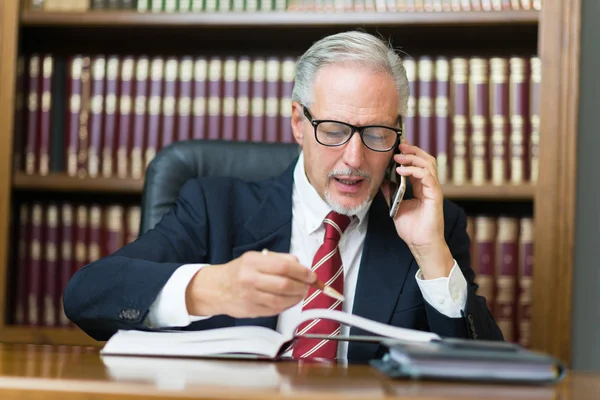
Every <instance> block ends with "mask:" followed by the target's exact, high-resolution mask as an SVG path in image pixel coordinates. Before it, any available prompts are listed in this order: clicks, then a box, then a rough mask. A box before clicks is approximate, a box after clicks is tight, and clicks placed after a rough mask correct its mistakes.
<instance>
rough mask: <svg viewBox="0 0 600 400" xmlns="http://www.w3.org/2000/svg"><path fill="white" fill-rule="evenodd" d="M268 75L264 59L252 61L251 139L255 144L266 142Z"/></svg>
mask: <svg viewBox="0 0 600 400" xmlns="http://www.w3.org/2000/svg"><path fill="white" fill-rule="evenodd" d="M266 73H267V68H266V63H265V59H264V58H262V57H256V58H254V59H253V60H252V95H251V98H252V102H251V103H250V114H251V118H250V121H251V129H250V137H251V140H252V141H253V142H263V141H264V136H263V135H264V131H265V120H264V118H265V79H266Z"/></svg>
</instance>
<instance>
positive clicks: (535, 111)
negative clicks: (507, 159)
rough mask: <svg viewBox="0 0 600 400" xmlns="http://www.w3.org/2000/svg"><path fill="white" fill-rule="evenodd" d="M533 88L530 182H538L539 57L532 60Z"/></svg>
mask: <svg viewBox="0 0 600 400" xmlns="http://www.w3.org/2000/svg"><path fill="white" fill-rule="evenodd" d="M530 61H531V88H530V100H529V103H530V115H531V137H530V143H531V146H530V150H529V161H530V164H531V165H530V171H531V173H530V180H531V181H532V182H537V180H538V176H539V157H540V149H539V146H540V85H541V83H542V61H541V60H540V58H539V57H532V58H531V60H530Z"/></svg>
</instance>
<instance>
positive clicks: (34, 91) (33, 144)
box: [25, 54, 41, 175]
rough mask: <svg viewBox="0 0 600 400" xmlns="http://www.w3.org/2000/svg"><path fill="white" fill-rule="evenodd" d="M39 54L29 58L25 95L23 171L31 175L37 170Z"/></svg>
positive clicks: (39, 100)
mask: <svg viewBox="0 0 600 400" xmlns="http://www.w3.org/2000/svg"><path fill="white" fill-rule="evenodd" d="M40 62H41V61H40V56H39V55H38V54H32V55H31V57H30V58H29V82H28V95H27V128H26V132H27V140H26V142H25V143H26V144H25V172H26V173H27V174H28V175H33V174H35V173H36V171H37V165H38V162H39V161H38V154H39V153H38V151H39V138H38V133H39V111H38V108H39V104H40V102H41V99H40V92H39V90H40V84H39V83H40V75H41V66H40Z"/></svg>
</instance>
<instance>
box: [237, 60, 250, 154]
mask: <svg viewBox="0 0 600 400" xmlns="http://www.w3.org/2000/svg"><path fill="white" fill-rule="evenodd" d="M251 75H252V63H251V62H250V57H248V56H241V57H240V58H239V59H238V63H237V96H236V102H235V114H236V124H235V126H236V140H237V141H239V142H247V141H249V140H250V118H249V115H250V76H251Z"/></svg>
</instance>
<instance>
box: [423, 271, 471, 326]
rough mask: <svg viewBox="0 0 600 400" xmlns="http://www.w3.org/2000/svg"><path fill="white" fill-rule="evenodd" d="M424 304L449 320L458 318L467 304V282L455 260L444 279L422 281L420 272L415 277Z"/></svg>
mask: <svg viewBox="0 0 600 400" xmlns="http://www.w3.org/2000/svg"><path fill="white" fill-rule="evenodd" d="M415 278H416V280H417V284H418V285H419V289H421V294H422V295H423V298H424V299H425V301H426V302H428V303H429V304H431V306H432V307H433V308H435V309H436V310H438V311H439V312H440V313H442V314H444V315H445V316H447V317H450V318H460V317H461V316H462V314H461V311H464V309H465V306H466V304H467V281H466V279H465V276H464V275H463V273H462V271H461V269H460V268H459V267H458V264H457V263H456V260H454V266H453V267H452V270H451V271H450V275H449V276H448V277H445V278H436V279H428V280H425V279H423V275H422V274H421V270H419V271H417V274H416V275H415Z"/></svg>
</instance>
